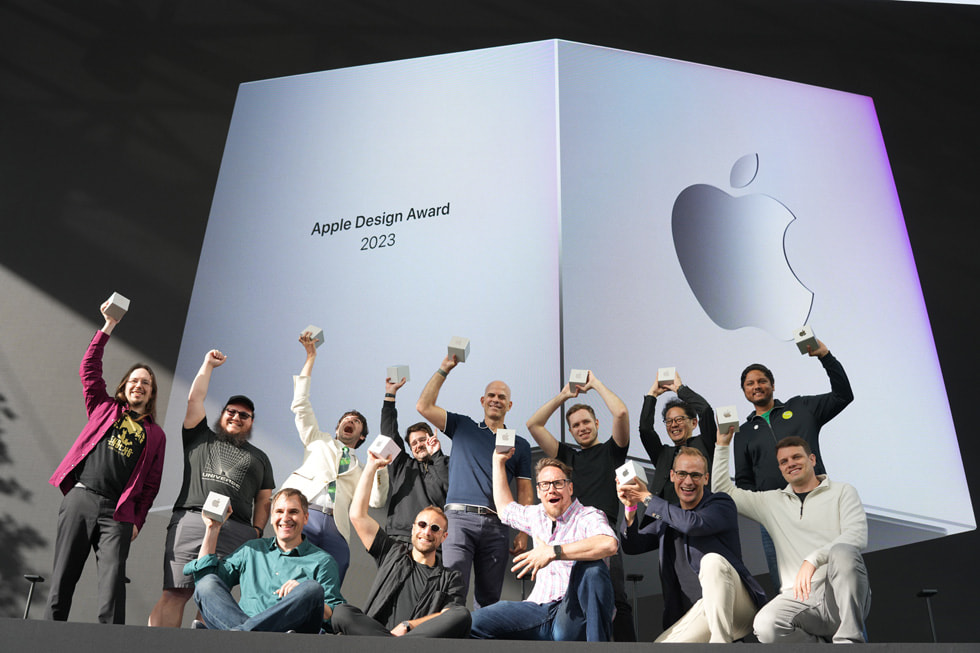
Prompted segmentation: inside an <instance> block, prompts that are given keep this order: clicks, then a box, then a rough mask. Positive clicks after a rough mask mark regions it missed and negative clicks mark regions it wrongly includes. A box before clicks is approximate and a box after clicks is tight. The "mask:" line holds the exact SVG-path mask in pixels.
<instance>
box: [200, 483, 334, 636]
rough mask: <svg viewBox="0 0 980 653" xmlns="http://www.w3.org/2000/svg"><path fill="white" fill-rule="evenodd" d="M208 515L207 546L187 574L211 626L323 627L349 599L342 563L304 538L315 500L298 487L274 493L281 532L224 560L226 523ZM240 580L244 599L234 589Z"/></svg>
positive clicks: (300, 629) (277, 528) (276, 526)
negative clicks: (219, 551)
mask: <svg viewBox="0 0 980 653" xmlns="http://www.w3.org/2000/svg"><path fill="white" fill-rule="evenodd" d="M230 512H231V511H230V510H229V514H230ZM201 517H202V518H203V519H204V524H205V531H204V541H203V542H201V552H200V554H199V556H198V559H197V560H192V561H191V562H188V563H187V564H186V565H184V573H185V574H187V575H193V576H194V583H195V589H194V602H195V603H197V607H198V609H199V610H200V611H201V615H202V616H203V617H204V623H205V625H206V626H207V627H208V628H214V629H216V630H260V631H269V632H287V631H296V632H301V633H319V632H320V628H321V626H322V623H323V622H324V621H327V620H328V619H330V615H331V614H332V611H333V606H336V605H337V604H339V603H343V602H344V598H343V597H342V596H341V595H340V590H339V587H340V582H339V580H338V574H337V563H336V562H334V559H333V558H331V557H330V554H328V553H327V552H326V551H324V550H323V549H319V548H317V547H316V546H314V545H312V544H310V543H309V542H307V541H306V538H304V537H303V527H304V526H305V525H306V522H307V520H309V504H308V503H307V501H306V497H305V496H303V494H302V493H301V492H300V491H299V490H294V489H292V488H283V489H282V490H279V492H277V493H276V496H275V497H273V499H272V526H273V528H274V530H275V533H276V536H275V537H274V538H272V537H267V538H262V539H256V540H251V541H249V542H246V543H245V544H243V545H241V546H240V547H238V549H237V550H236V551H235V552H234V553H232V554H231V555H230V556H228V557H227V558H225V559H224V560H219V559H218V557H217V556H216V555H215V553H214V551H215V547H216V546H217V542H218V533H219V532H220V531H221V524H220V523H219V522H216V521H214V520H212V519H209V518H208V517H205V516H204V515H203V514H202V515H201ZM238 584H240V585H241V596H242V599H241V602H240V603H236V602H235V599H234V597H233V596H232V595H231V588H232V587H234V586H235V585H238Z"/></svg>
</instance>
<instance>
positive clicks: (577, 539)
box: [471, 449, 619, 642]
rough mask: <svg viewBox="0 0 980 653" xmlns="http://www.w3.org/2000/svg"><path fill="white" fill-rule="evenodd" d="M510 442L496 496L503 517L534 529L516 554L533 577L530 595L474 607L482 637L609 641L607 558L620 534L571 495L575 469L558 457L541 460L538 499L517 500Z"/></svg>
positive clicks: (517, 568)
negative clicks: (508, 467) (529, 543)
mask: <svg viewBox="0 0 980 653" xmlns="http://www.w3.org/2000/svg"><path fill="white" fill-rule="evenodd" d="M513 455H514V450H513V449H511V450H509V451H507V452H505V453H502V452H495V453H494V454H493V498H494V501H495V503H496V506H497V513H498V514H499V515H500V520H501V521H502V522H504V523H505V524H509V525H510V526H512V527H514V528H516V529H518V530H520V531H522V532H524V533H528V534H529V535H531V536H532V537H534V542H535V544H536V546H535V547H534V548H533V549H531V550H529V551H527V552H524V553H521V554H519V555H518V556H517V557H515V558H514V566H513V567H512V568H511V571H514V572H517V577H518V578H522V577H523V576H525V575H526V574H527V573H528V572H530V574H531V580H533V581H535V583H534V589H533V590H532V591H531V595H530V596H529V597H528V598H527V600H526V601H499V602H497V603H494V604H493V605H490V606H487V607H485V608H480V609H479V610H475V611H474V612H473V626H472V630H471V635H472V636H473V637H474V638H477V639H533V640H542V641H589V642H608V641H609V640H610V638H611V635H612V615H613V609H614V602H613V588H612V581H611V580H610V579H609V568H608V567H607V566H606V562H605V560H604V558H607V557H609V556H611V555H613V554H615V553H616V551H617V549H618V548H619V542H618V541H617V540H616V534H615V533H614V532H613V529H612V528H610V526H609V522H608V521H607V520H606V516H605V514H603V512H602V511H601V510H599V509H598V508H592V507H590V506H583V505H582V504H581V503H580V502H579V500H578V499H575V498H573V497H572V480H571V474H572V470H571V469H570V468H569V467H568V465H566V464H565V463H563V462H561V461H560V460H555V459H554V458H542V459H541V460H539V461H538V464H537V474H536V479H537V488H538V498H539V499H541V503H540V504H537V505H533V506H522V505H520V504H518V503H517V502H515V501H514V497H513V495H512V494H511V492H510V485H509V484H508V483H507V475H506V473H505V467H504V465H505V463H506V462H507V459H508V458H510V457H511V456H513Z"/></svg>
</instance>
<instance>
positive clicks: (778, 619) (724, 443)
mask: <svg viewBox="0 0 980 653" xmlns="http://www.w3.org/2000/svg"><path fill="white" fill-rule="evenodd" d="M733 431H734V427H732V428H731V429H729V431H728V432H727V433H724V434H722V433H721V432H719V433H718V445H717V447H716V448H715V464H714V470H713V471H714V475H713V476H714V478H713V480H712V488H713V489H714V490H715V491H716V492H727V493H728V494H730V495H731V496H732V498H733V499H735V505H736V506H738V512H739V513H740V514H742V515H745V516H746V517H749V518H750V519H754V520H755V521H757V522H759V523H760V524H762V525H763V526H764V527H765V528H766V530H767V531H769V533H770V535H772V540H773V543H774V544H775V545H776V557H777V559H778V561H779V577H780V578H781V579H782V587H781V588H780V594H779V596H777V597H776V598H774V599H773V600H772V601H770V602H769V603H768V604H767V605H766V606H765V607H764V608H762V609H761V610H759V614H757V615H756V617H755V635H756V637H758V638H759V641H760V642H763V643H769V642H819V641H824V640H826V639H833V641H834V642H864V641H865V636H864V632H865V629H864V620H865V619H866V618H867V616H868V611H869V610H870V609H871V589H870V586H869V584H868V571H867V569H866V568H865V566H864V560H863V559H862V557H861V549H863V548H864V547H865V546H867V543H868V518H867V515H866V514H865V512H864V506H863V505H861V499H860V497H858V493H857V490H855V489H854V488H853V487H851V486H850V485H848V484H847V483H835V482H832V481H831V480H830V479H829V478H827V476H826V475H825V474H820V475H819V476H818V475H817V473H816V471H815V467H816V465H817V457H816V456H815V455H814V454H813V453H812V452H811V450H810V445H809V444H808V443H807V441H806V440H804V439H803V438H800V437H796V436H790V437H786V438H783V439H782V440H780V441H779V442H778V443H776V461H777V463H778V464H779V470H780V471H781V472H782V474H783V478H784V479H786V482H787V483H788V485H787V486H786V487H785V488H783V489H781V490H766V491H764V492H753V491H750V490H742V489H739V488H736V487H735V485H734V484H733V483H732V481H731V479H730V478H729V477H728V460H729V449H730V446H729V445H730V443H731V441H732V435H733Z"/></svg>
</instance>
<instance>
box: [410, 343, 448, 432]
mask: <svg viewBox="0 0 980 653" xmlns="http://www.w3.org/2000/svg"><path fill="white" fill-rule="evenodd" d="M458 363H459V361H458V360H457V359H456V356H446V357H445V358H443V359H442V363H440V364H439V369H438V370H436V372H435V374H433V375H432V378H431V379H429V382H428V383H426V384H425V387H424V388H422V395H421V396H420V397H419V401H418V403H417V404H415V408H416V409H417V410H418V411H419V414H420V415H422V417H424V418H425V419H427V420H429V422H431V423H432V424H433V425H435V427H436V428H437V429H439V430H440V431H445V430H446V410H445V409H444V408H440V407H439V406H437V405H436V401H438V400H439V391H440V390H442V384H443V383H445V381H446V377H447V376H449V372H451V371H452V369H453V368H454V367H456V365H457V364H458Z"/></svg>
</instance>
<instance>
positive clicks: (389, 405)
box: [381, 378, 411, 453]
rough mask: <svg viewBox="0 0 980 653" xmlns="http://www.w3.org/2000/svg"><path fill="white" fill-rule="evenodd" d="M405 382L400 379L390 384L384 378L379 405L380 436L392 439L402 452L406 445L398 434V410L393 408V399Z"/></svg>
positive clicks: (388, 380) (387, 379) (389, 380)
mask: <svg viewBox="0 0 980 653" xmlns="http://www.w3.org/2000/svg"><path fill="white" fill-rule="evenodd" d="M406 380H407V379H402V380H401V381H399V382H398V383H392V381H391V379H390V378H386V379H385V398H384V402H383V403H382V404H381V435H387V436H388V437H390V438H391V439H393V440H394V441H395V442H397V443H398V446H400V447H401V448H402V450H404V449H405V444H406V443H405V442H404V440H403V439H402V436H401V435H400V434H399V433H398V409H397V408H396V407H395V397H396V395H397V394H398V390H399V389H400V388H401V387H402V386H403V385H405V381H406ZM409 453H411V452H409Z"/></svg>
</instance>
